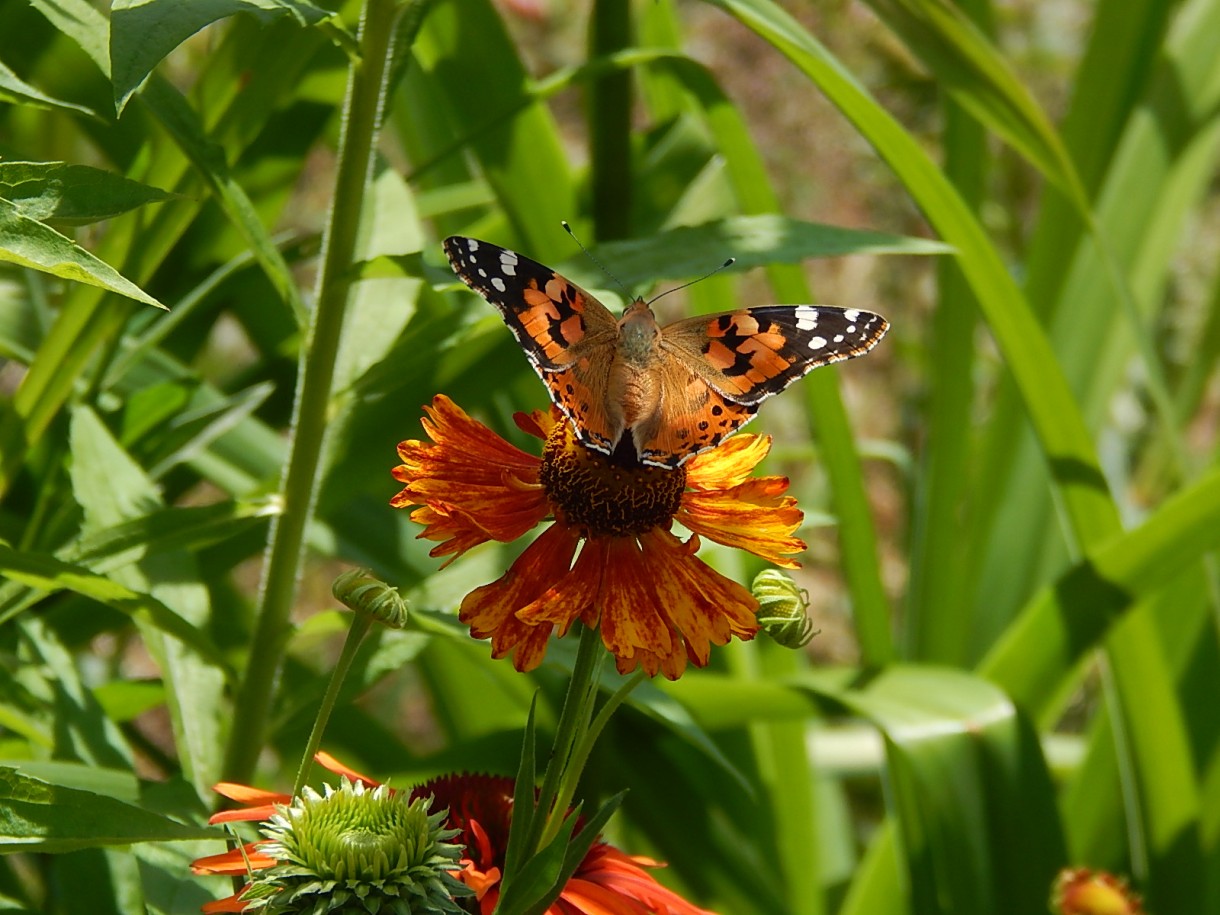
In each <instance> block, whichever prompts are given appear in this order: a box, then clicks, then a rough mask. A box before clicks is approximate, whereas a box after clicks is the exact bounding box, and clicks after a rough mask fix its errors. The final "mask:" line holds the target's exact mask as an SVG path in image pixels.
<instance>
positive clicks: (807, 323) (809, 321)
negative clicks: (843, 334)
mask: <svg viewBox="0 0 1220 915" xmlns="http://www.w3.org/2000/svg"><path fill="white" fill-rule="evenodd" d="M796 326H797V329H798V330H813V329H814V328H815V327H817V326H818V310H817V309H816V308H811V307H810V306H808V305H798V306H796Z"/></svg>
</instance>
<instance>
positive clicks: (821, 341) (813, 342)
mask: <svg viewBox="0 0 1220 915" xmlns="http://www.w3.org/2000/svg"><path fill="white" fill-rule="evenodd" d="M825 345H826V338H825V337H811V338H810V340H809V348H810V349H821V348H822V347H823V346H825Z"/></svg>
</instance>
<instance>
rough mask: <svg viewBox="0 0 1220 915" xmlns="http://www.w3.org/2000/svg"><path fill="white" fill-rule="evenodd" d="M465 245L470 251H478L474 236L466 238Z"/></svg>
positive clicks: (477, 243)
mask: <svg viewBox="0 0 1220 915" xmlns="http://www.w3.org/2000/svg"><path fill="white" fill-rule="evenodd" d="M466 247H467V248H469V249H470V250H471V251H472V252H474V251H478V250H479V242H478V239H474V238H468V239H466Z"/></svg>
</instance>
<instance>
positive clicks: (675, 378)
mask: <svg viewBox="0 0 1220 915" xmlns="http://www.w3.org/2000/svg"><path fill="white" fill-rule="evenodd" d="M888 329H889V324H888V323H887V322H886V320H885V319H884V318H882V317H881V316H880V315H877V314H873V313H872V312H868V311H861V310H860V309H856V308H846V309H844V308H832V307H829V306H823V305H766V306H762V307H759V308H743V309H740V310H738V311H731V312H725V313H723V314H717V315H708V316H704V317H698V318H688V319H686V320H683V321H677V322H675V323H674V324H670V325H668V326H666V327H665V328H664V329H663V331H662V336H661V349H662V351H663V352H664V353H665V354H666V355H667V356H669V357H670V358H667V359H665V360H663V363H664V368H663V370H662V372H661V376H660V378H659V382H660V384H661V387H662V391H661V402H662V410H661V414H662V417H663V421H661V422H659V423H656V424H654V425H653V427H651V428H641V429H635V430H633V434H635V436H636V442H635V444H636V451H637V453H638V454H639V455H640V459H641V460H642V461H644V462H645V463H648V464H653V465H656V466H660V467H677V466H679V465H680V464H682V463H683V462H685V461H686V460H687V459H688V458H690V457H692V456H693V455H696V454H698V453H699V452H701V451H707V450H709V449H711V448H715V447H716V446H717V445H719V444H720V442H721V441H723V440H724V439H725V438H727V437H728V436H730V435H732V434H733V433H734V432H736V431H737V430H738V429H740V428H741V427H742V426H744V425H745V424H746V423H747V422H749V421H750V420H751V419H752V418H753V417H754V414H755V413H756V412H758V408H759V406H760V405H761V404H762V402H763V401H764V400H766V399H767V398H768V397H770V396H772V395H773V394H778V393H779V392H780V391H782V390H784V388H786V387H788V385H790V384H792V383H793V382H794V381H796V380H797V379H798V378H801V377H803V376H804V375H806V374H807V373H809V372H810V371H812V370H813V369H815V368H818V367H819V366H822V365H829V364H830V363H832V362H842V361H843V360H845V359H851V358H853V357H855V356H862V355H864V354H865V353H867V352H868V351H869V350H870V349H872V348H873V347H874V346H876V345H877V342H878V341H879V340H880V339H881V338H882V337H883V336H884V335H885V332H886V331H887V330H888Z"/></svg>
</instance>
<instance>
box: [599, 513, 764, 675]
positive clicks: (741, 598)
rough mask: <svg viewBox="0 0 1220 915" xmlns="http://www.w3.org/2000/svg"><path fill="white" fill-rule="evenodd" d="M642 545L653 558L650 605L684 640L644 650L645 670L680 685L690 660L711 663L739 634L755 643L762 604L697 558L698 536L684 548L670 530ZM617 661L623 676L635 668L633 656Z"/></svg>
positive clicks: (652, 535)
mask: <svg viewBox="0 0 1220 915" xmlns="http://www.w3.org/2000/svg"><path fill="white" fill-rule="evenodd" d="M640 541H641V543H642V545H643V551H644V554H645V555H646V556H647V557H648V565H647V568H648V576H649V582H650V587H651V591H652V595H651V600H652V601H653V602H655V604H656V606H657V607H658V611H659V613H660V614H661V615H662V617H663V618H664V620H665V623H666V625H667V626H668V627H669V628H670V629H671V630H672V631H673V632H675V633H677V634H678V635H680V636H681V639H680V640H675V643H674V644H673V645H672V646H666V645H665V644H664V643H657V644H654V645H643V646H640V648H641V650H640V651H639V653H638V661H639V663H640V664H641V665H642V666H643V668H644V670H645V671H647V672H648V673H649V674H650V675H652V674H655V673H656V672H657V671H658V670H660V671H661V672H662V673H663V674H664V675H665V676H666V677H667V678H669V679H671V680H676V679H677V678H678V677H680V676H681V675H682V672H683V670H684V669H685V667H686V661H687V660H688V659H689V660H690V661H691V662H692V663H694V664H695V665H696V666H698V667H702V666H704V665H705V664H707V662H708V659H709V657H710V655H711V645H723V644H725V643H726V642H728V640H729V639H730V638H731V637H732V636H734V635H736V636H737V637H738V638H740V639H742V640H749V639H752V638H754V634H755V633H756V632H757V631H758V624H757V622H756V621H755V616H754V614H755V611H756V610H757V609H758V602H757V601H756V600H755V599H754V597H753V595H751V594H750V592H749V591H747V590H746V589H745V588H743V587H741V585H739V584H737V583H736V582H734V581H731V580H730V579H728V578H725V577H724V576H723V575H721V574H720V573H719V572H717V571H716V570H715V569H713V568H712V567H711V566H709V565H708V564H707V563H705V562H703V560H701V559H699V558H698V557H697V556H695V551H696V550H697V549H698V548H699V541H698V538H697V537H691V539H690V541H689V542H687V543H683V542H682V541H681V540H679V539H678V538H677V537H675V536H674V535H673V534H671V533H669V532H668V531H663V530H655V531H650V532H648V533H647V534H644V535H643V536H642V537H641V538H640ZM603 618H604V615H603ZM603 625H604V624H603ZM607 644H609V643H608V642H607ZM616 654H617V653H616ZM618 657H619V664H618V669H619V672H620V673H626V672H628V671H630V670H632V669H634V668H635V666H636V665H635V663H634V661H633V658H632V656H631V655H618Z"/></svg>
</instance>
